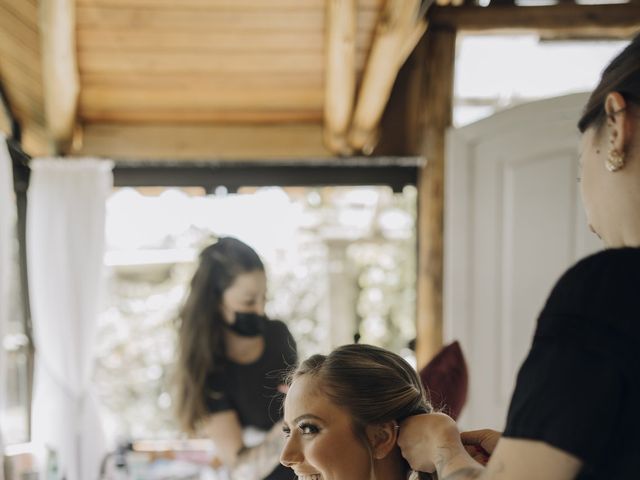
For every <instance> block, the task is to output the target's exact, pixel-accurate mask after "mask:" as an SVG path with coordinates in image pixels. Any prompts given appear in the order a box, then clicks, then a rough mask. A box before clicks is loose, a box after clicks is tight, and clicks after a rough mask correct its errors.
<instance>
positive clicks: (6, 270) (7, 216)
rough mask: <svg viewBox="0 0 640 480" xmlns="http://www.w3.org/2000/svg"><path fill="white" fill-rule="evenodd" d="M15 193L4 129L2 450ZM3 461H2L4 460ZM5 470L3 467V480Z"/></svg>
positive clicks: (0, 139)
mask: <svg viewBox="0 0 640 480" xmlns="http://www.w3.org/2000/svg"><path fill="white" fill-rule="evenodd" d="M15 207H16V204H15V197H14V193H13V169H12V167H11V156H10V155H9V149H8V148H7V139H6V138H5V136H4V135H3V134H2V133H0V451H1V449H2V448H3V440H2V439H3V432H4V412H5V392H6V385H7V383H6V382H7V377H6V373H7V370H6V369H7V365H6V358H5V351H4V348H3V346H2V342H3V340H4V333H5V325H6V324H7V321H8V316H9V304H10V303H11V302H10V300H9V295H10V291H11V288H10V282H11V279H12V278H13V261H12V251H13V248H12V245H13V242H14V233H15V230H14V227H15V219H16V210H15ZM0 465H2V461H1V460H0ZM2 478H3V472H2V470H0V480H1V479H2Z"/></svg>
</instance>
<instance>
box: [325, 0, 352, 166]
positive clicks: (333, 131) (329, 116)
mask: <svg viewBox="0 0 640 480" xmlns="http://www.w3.org/2000/svg"><path fill="white" fill-rule="evenodd" d="M326 8H327V14H326V51H325V95H324V129H325V130H324V132H325V133H324V139H325V144H326V146H327V148H328V149H329V150H330V151H331V152H333V153H335V154H337V155H349V154H350V153H351V149H350V148H349V144H348V143H347V133H348V130H349V124H350V123H351V114H352V112H353V105H354V99H355V92H356V67H357V66H356V13H357V8H356V0H328V1H327V7H326Z"/></svg>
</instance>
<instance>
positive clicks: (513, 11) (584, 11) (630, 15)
mask: <svg viewBox="0 0 640 480" xmlns="http://www.w3.org/2000/svg"><path fill="white" fill-rule="evenodd" d="M428 17H429V21H430V22H431V24H432V26H445V27H449V28H454V29H456V30H458V31H468V32H474V31H478V32H480V31H491V30H532V31H536V32H539V33H545V32H555V33H558V32H564V33H575V34H578V35H580V36H586V35H592V36H599V37H613V38H615V37H621V38H629V37H630V36H632V35H633V34H634V33H635V32H637V30H638V29H639V28H640V4H639V3H637V2H633V3H625V4H612V5H577V4H565V3H563V4H559V5H552V6H539V7H518V6H514V5H511V6H508V5H495V6H494V5H492V6H490V7H486V8H483V7H476V6H462V7H434V8H432V9H431V10H430V12H429V15H428Z"/></svg>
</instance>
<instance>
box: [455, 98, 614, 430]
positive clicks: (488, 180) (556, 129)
mask: <svg viewBox="0 0 640 480" xmlns="http://www.w3.org/2000/svg"><path fill="white" fill-rule="evenodd" d="M586 100H587V96H586V95H584V94H576V95H569V96H565V97H559V98H553V99H550V100H543V101H540V102H533V103H530V104H526V105H522V106H518V107H515V108H513V109H510V110H508V111H504V112H501V113H498V114H496V115H494V116H493V117H491V118H488V119H486V120H482V121H479V122H477V123H475V124H473V125H470V126H467V127H464V128H460V129H454V130H451V131H450V132H449V136H448V140H447V162H446V202H445V206H446V210H445V267H444V268H445V271H444V275H445V277H444V282H445V285H444V321H445V326H444V330H445V333H444V335H445V340H448V341H450V340H454V339H458V340H459V341H460V343H461V345H462V349H463V352H464V354H465V356H466V358H467V362H468V367H469V381H470V385H469V387H470V388H469V397H468V403H467V405H466V407H465V410H464V411H463V414H462V417H461V419H460V422H461V426H462V427H463V428H476V427H478V428H480V427H488V428H495V429H498V430H501V429H502V428H503V427H504V422H505V419H506V414H507V409H508V405H509V400H510V397H511V393H512V392H513V387H514V383H515V377H516V374H517V371H518V369H519V366H520V364H521V363H522V361H523V360H524V358H525V355H526V353H527V351H528V349H529V346H530V344H531V339H532V334H533V331H534V328H535V323H536V319H537V316H538V314H539V312H540V310H541V308H542V306H543V304H544V301H545V299H546V297H547V295H548V294H549V292H550V290H551V288H552V287H553V285H554V284H555V281H556V280H557V279H558V277H559V275H560V274H561V273H562V272H563V271H564V270H565V269H566V268H567V267H568V266H570V265H571V264H573V263H574V262H575V261H576V260H577V259H579V258H581V257H583V256H585V255H586V254H588V253H590V252H593V251H596V250H598V249H600V248H601V244H600V241H599V240H598V239H597V238H596V237H595V235H593V234H592V233H591V232H590V231H589V230H588V228H587V225H586V220H585V217H584V212H583V209H582V205H581V201H580V192H579V188H578V183H577V180H576V178H577V176H578V161H577V143H578V131H577V127H576V122H577V119H578V118H579V116H580V110H581V108H582V107H583V105H584V104H585V103H586ZM549 394H550V395H553V392H549Z"/></svg>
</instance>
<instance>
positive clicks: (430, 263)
mask: <svg viewBox="0 0 640 480" xmlns="http://www.w3.org/2000/svg"><path fill="white" fill-rule="evenodd" d="M455 46H456V32H455V30H452V29H444V28H443V29H433V30H429V32H428V33H427V39H426V48H425V62H426V74H427V84H426V88H425V91H424V96H423V98H422V101H421V106H422V108H423V110H424V125H425V128H424V132H423V133H424V137H423V140H424V143H423V148H422V151H423V154H424V156H425V158H426V160H427V164H426V166H425V167H424V168H422V170H421V171H420V174H419V177H418V280H417V309H416V312H417V326H416V331H417V340H416V357H417V365H418V368H421V367H423V366H424V365H425V364H426V363H427V362H428V361H429V360H430V359H431V358H432V357H433V356H434V355H435V354H436V353H437V352H438V351H439V350H440V348H441V347H442V343H443V336H442V303H443V302H442V276H443V236H444V157H445V134H446V131H447V128H448V127H449V126H450V125H451V117H452V105H453V73H454V63H455Z"/></svg>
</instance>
